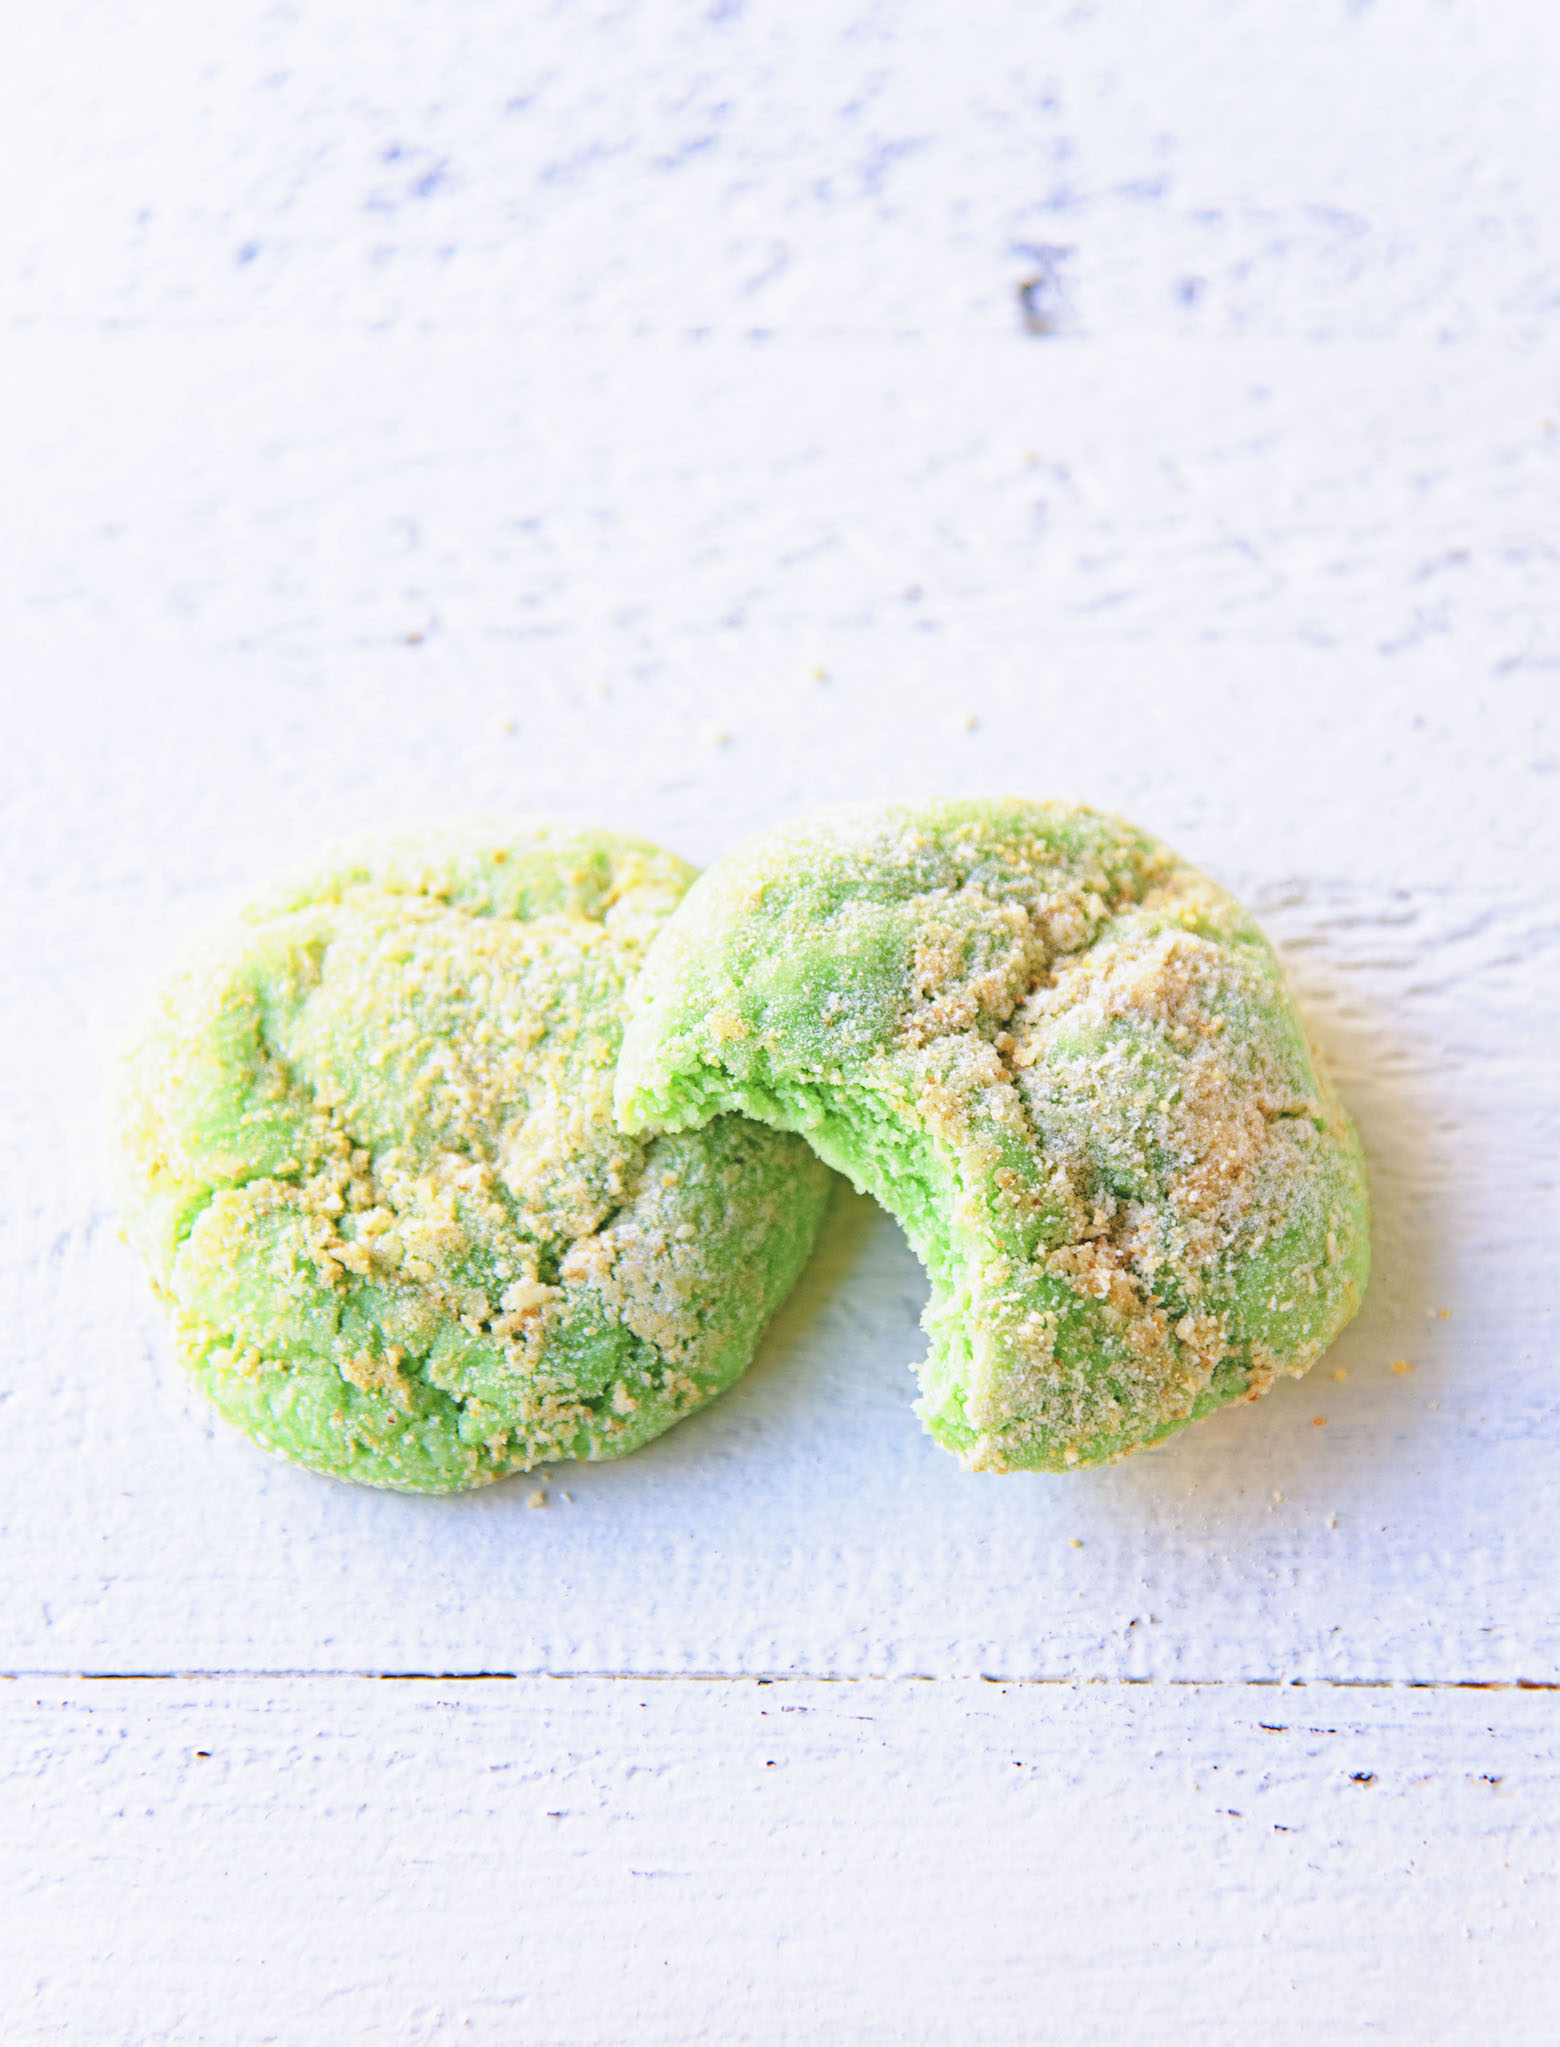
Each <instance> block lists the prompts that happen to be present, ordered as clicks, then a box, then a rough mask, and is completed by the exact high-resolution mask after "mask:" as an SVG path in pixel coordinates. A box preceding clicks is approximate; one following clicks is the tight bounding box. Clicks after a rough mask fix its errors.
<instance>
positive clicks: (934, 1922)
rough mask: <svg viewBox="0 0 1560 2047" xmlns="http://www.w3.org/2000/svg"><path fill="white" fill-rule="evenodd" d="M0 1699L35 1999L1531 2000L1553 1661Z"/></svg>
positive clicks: (598, 2022) (1121, 2019)
mask: <svg viewBox="0 0 1560 2047" xmlns="http://www.w3.org/2000/svg"><path fill="white" fill-rule="evenodd" d="M0 1720H3V1723H4V1728H5V1753H6V1755H7V1756H8V1758H9V1759H10V1762H9V1766H8V1768H7V1771H6V1775H5V1779H4V1789H5V1795H6V1799H7V1803H8V1805H11V1804H12V1802H13V1801H15V1802H16V1803H20V1802H21V1801H22V1800H23V1799H25V1800H27V1801H28V1805H29V1809H28V1810H27V1811H25V1812H21V1813H17V1814H15V1817H13V1818H12V1819H11V1820H10V1821H8V1825H7V1830H6V1831H7V1840H6V1845H5V1850H4V1862H5V1864H7V1865H9V1871H8V1874H9V1875H10V1877H11V1882H10V1884H9V1885H8V1891H9V1895H8V1900H7V1909H6V1913H5V1915H4V1924H3V1931H0V1954H4V1955H5V1957H6V1962H7V1973H8V1977H9V1981H10V1982H11V1984H12V1986H13V1988H12V1991H11V1993H10V1996H9V1998H8V2002H9V2005H10V2012H9V2016H10V2018H11V2019H12V2020H21V2021H23V2022H24V2023H25V2024H26V2025H27V2027H28V2029H29V2030H28V2032H27V2034H26V2037H28V2038H30V2039H37V2040H40V2041H52V2040H56V2039H91V2040H93V2041H94V2042H98V2043H101V2047H117V2043H120V2042H124V2043H126V2047H129V2043H131V2042H134V2043H137V2047H139V2043H141V2042H163V2041H180V2042H182V2041H187V2040H207V2039H210V2040H222V2041H228V2042H233V2043H235V2047H238V2043H242V2047H248V2043H250V2042H261V2041H290V2040H296V2039H316V2038H320V2039H323V2038H329V2039H332V2040H337V2041H343V2042H347V2041H359V2040H363V2041H367V2040H380V2039H387V2038H388V2039H398V2040H413V2041H438V2042H444V2041H457V2040H460V2041H464V2040H479V2041H480V2040H492V2041H509V2040H513V2039H515V2038H516V2036H517V2033H518V2034H520V2035H521V2036H523V2037H524V2038H525V2039H526V2040H527V2041H528V2042H536V2043H538V2047H543V2043H545V2047H553V2043H559V2047H561V2043H565V2042H567V2043H570V2047H574V2043H580V2047H584V2043H587V2042H588V2043H592V2047H595V2043H601V2047H614V2043H616V2042H618V2041H621V2040H623V2039H625V2038H628V2037H632V2038H634V2039H636V2040H644V2041H651V2042H666V2043H669V2047H670V2043H675V2042H683V2041H691V2040H708V2041H728V2040H730V2041H755V2042H782V2041H791V2040H825V2039H833V2040H842V2039H843V2040H852V2041H856V2040H859V2041H863V2042H885V2043H887V2042H897V2041H913V2042H923V2041H924V2042H928V2043H930V2042H933V2041H938V2040H943V2039H946V2038H948V2037H949V2032H950V2029H952V2030H953V2032H954V2034H955V2036H956V2037H958V2038H960V2039H966V2040H976V2039H978V2040H1013V2041H1031V2040H1033V2041H1039V2040H1055V2039H1065V2040H1068V2041H1080V2042H1101V2043H1113V2042H1116V2041H1120V2040H1124V2039H1131V2040H1134V2041H1141V2042H1145V2043H1173V2042H1178V2041H1183V2040H1186V2039H1189V2038H1194V2037H1195V2038H1198V2039H1210V2040H1216V2041H1230V2042H1234V2041H1238V2040H1247V2039H1250V2038H1252V2037H1253V2036H1254V2035H1259V2036H1260V2037H1262V2038H1264V2039H1271V2040H1273V2041H1275V2042H1278V2043H1288V2042H1294V2043H1301V2042H1310V2041H1314V2040H1317V2039H1355V2038H1358V2039H1362V2040H1401V2041H1405V2042H1414V2041H1421V2040H1425V2039H1434V2040H1449V2039H1464V2038H1468V2039H1471V2038H1474V2037H1477V2036H1478V2034H1476V2033H1475V2031H1474V2030H1473V2029H1472V2028H1471V2027H1465V2026H1464V2024H1463V2017H1464V2015H1472V2014H1476V2015H1477V2026H1478V2029H1479V2032H1480V2033H1482V2035H1483V2037H1486V2038H1488V2037H1499V2038H1500V2039H1502V2040H1510V2041H1512V2042H1514V2043H1518V2047H1528V2043H1531V2047H1544V2043H1547V2041H1548V2040H1549V2039H1550V2038H1551V2037H1552V2031H1551V2029H1550V2026H1549V2020H1548V2016H1547V2013H1545V2012H1544V2010H1543V2008H1542V2007H1543V2005H1544V2003H1545V2002H1546V1992H1547V1990H1548V1989H1552V1986H1553V1981H1554V1975H1555V1971H1556V1968H1557V1967H1560V1933H1557V1923H1560V1922H1557V1916H1556V1913H1555V1898H1554V1891H1555V1883H1556V1877H1555V1862H1556V1850H1557V1840H1556V1827H1557V1817H1560V1801H1557V1771H1560V1751H1557V1746H1556V1739H1555V1734H1556V1729H1555V1717H1554V1712H1553V1699H1552V1697H1551V1696H1550V1695H1547V1694H1534V1693H1520V1692H1472V1693H1469V1692H1461V1693H1459V1692H1407V1693H1404V1692H1396V1691H1387V1692H1370V1691H1364V1692H1362V1691H1359V1690H1348V1689H1344V1690H1340V1689H1337V1688H1334V1687H1331V1686H1325V1685H1324V1686H1305V1687H1293V1686H1278V1687H1266V1686H1258V1687H1237V1686H1215V1687H1209V1688H1206V1689H1205V1688H1199V1687H1181V1686H1137V1685H1127V1686H1090V1685H1083V1686H999V1685H981V1684H950V1685H942V1686H929V1685H917V1684H905V1683H898V1684H895V1683H854V1684H849V1683H847V1684H838V1683H836V1684H819V1683H811V1682H803V1683H789V1684H787V1683H780V1684H772V1685H759V1684H754V1683H751V1682H739V1683H734V1684H731V1683H727V1684H720V1683H712V1684H690V1683H687V1682H672V1683H661V1684H649V1685H643V1684H638V1685H636V1684H634V1683H633V1682H631V1681H618V1682H612V1681H602V1680H583V1681H582V1680H575V1681H563V1682H560V1681H557V1680H547V1679H537V1680H531V1681H521V1682H518V1683H515V1684H507V1685H506V1684H495V1683H488V1684H466V1685H457V1686H440V1685H438V1684H404V1683H403V1684H397V1685H385V1684H380V1685H374V1686H368V1685H365V1684H362V1683H358V1684H353V1683H352V1682H351V1681H349V1680H324V1681H318V1680H317V1681H313V1682H309V1683H294V1684H292V1685H289V1686H277V1685H274V1684H271V1683H268V1682H259V1683H248V1684H243V1683H239V1684H235V1683H233V1682H231V1681H230V1682H228V1683H225V1684H214V1683H210V1682H207V1683H203V1684H189V1683H177V1682H175V1683H170V1684H162V1685H146V1684H142V1685H131V1684H125V1683H123V1682H121V1683H118V1684H106V1683H99V1684H89V1685H80V1684H77V1685H49V1686H45V1687H41V1688H40V1687H27V1686H24V1685H20V1684H18V1685H14V1686H11V1685H8V1686H6V1687H5V1688H4V1695H3V1696H0ZM13 1812H14V1806H13ZM280 1814H285V1815H286V1816H287V1823H286V1824H285V1825H279V1824H278V1818H279V1815H280ZM1410 1954H1411V1955H1412V1956H1413V1957H1414V1963H1413V1967H1412V1968H1409V1967H1406V1966H1405V1957H1406V1956H1407V1955H1410Z"/></svg>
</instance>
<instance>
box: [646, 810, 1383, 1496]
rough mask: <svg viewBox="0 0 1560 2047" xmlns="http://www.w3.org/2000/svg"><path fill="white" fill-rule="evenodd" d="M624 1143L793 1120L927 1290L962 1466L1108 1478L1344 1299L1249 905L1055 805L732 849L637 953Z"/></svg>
mask: <svg viewBox="0 0 1560 2047" xmlns="http://www.w3.org/2000/svg"><path fill="white" fill-rule="evenodd" d="M617 1105H618V1116H619V1120H620V1122H621V1123H622V1125H623V1127H624V1128H625V1129H628V1130H633V1131H643V1130H650V1129H660V1130H688V1129H696V1128H698V1127H700V1126H701V1125H703V1124H705V1123H706V1122H707V1121H708V1119H709V1118H710V1117H712V1116H718V1115H720V1114H722V1113H724V1112H727V1111H730V1110H737V1111H740V1112H741V1113H742V1114H743V1115H747V1116H753V1117H757V1118H759V1119H760V1120H762V1121H763V1122H766V1123H769V1124H771V1125H773V1126H774V1127H776V1128H778V1129H781V1130H797V1131H801V1132H802V1133H803V1134H804V1135H805V1136H806V1137H807V1139H808V1141H809V1142H810V1143H811V1144H812V1146H813V1148H814V1149H815V1150H816V1151H817V1152H818V1154H819V1156H820V1157H822V1158H824V1159H826V1160H827V1161H828V1163H829V1164H830V1165H832V1166H836V1167H838V1168H839V1170H840V1171H841V1172H843V1173H846V1174H848V1175H849V1176H850V1178H851V1179H852V1180H853V1181H854V1182H855V1184H856V1185H857V1187H858V1188H862V1189H865V1190H867V1191H870V1192H871V1193H873V1194H875V1195H876V1196H877V1198H878V1199H879V1200H880V1201H881V1202H882V1203H883V1204H884V1206H885V1207H887V1208H888V1209H889V1210H890V1211H891V1212H892V1213H893V1214H894V1215H895V1216H896V1217H897V1218H898V1219H899V1221H900V1222H901V1223H902V1224H903V1226H904V1228H905V1231H906V1233H907V1234H908V1236H909V1238H910V1241H911V1243H912V1244H913V1245H914V1247H915V1249H916V1251H917V1253H918V1254H919V1256H920V1257H921V1259H922V1261H923V1263H924V1264H925V1265H926V1268H927V1270H928V1272H929V1274H930V1276H931V1282H932V1297H931V1302H930V1305H929V1307H928V1309H927V1312H926V1316H925V1327H926V1329H927V1332H928V1334H929V1335H930V1337H931V1340H932V1345H931V1355H930V1356H929V1357H928V1358H927V1359H926V1361H925V1363H924V1364H923V1365H922V1366H921V1368H920V1370H921V1384H922V1397H921V1400H920V1401H919V1403H918V1411H919V1412H920V1413H921V1415H922V1416H923V1417H924V1419H925V1421H926V1425H927V1427H928V1428H929V1429H930V1431H931V1433H932V1435H933V1436H934V1437H936V1439H937V1440H938V1442H940V1443H943V1444H945V1445H946V1446H947V1447H948V1448H949V1449H951V1450H954V1451H956V1452H957V1453H958V1454H959V1455H960V1457H961V1458H962V1460H963V1461H964V1463H965V1464H966V1465H968V1466H969V1467H970V1468H971V1469H973V1470H977V1471H1018V1470H1028V1471H1060V1470H1064V1469H1068V1468H1071V1467H1074V1466H1078V1465H1089V1464H1101V1463H1104V1462H1106V1461H1107V1460H1110V1459H1114V1458H1117V1457H1121V1456H1124V1455H1126V1454H1127V1453H1128V1452H1130V1451H1132V1450H1136V1449H1139V1448H1141V1447H1142V1446H1143V1445H1144V1444H1146V1443H1152V1442H1156V1441H1157V1440H1158V1439H1159V1438H1160V1437H1163V1436H1166V1435H1168V1434H1170V1432H1171V1431H1172V1430H1174V1429H1177V1428H1179V1427H1181V1425H1182V1424H1183V1423H1185V1422H1189V1421H1192V1420H1194V1419H1195V1418H1196V1417H1197V1416H1199V1415H1204V1414H1207V1413H1208V1412H1210V1410H1212V1409H1213V1408H1216V1407H1220V1406H1222V1405H1224V1403H1226V1402H1227V1401H1232V1400H1238V1399H1241V1398H1246V1399H1254V1398H1255V1397H1256V1396H1257V1395H1258V1394H1260V1393H1263V1392H1265V1391H1266V1390H1267V1388H1268V1387H1269V1386H1270V1385H1271V1384H1272V1383H1273V1380H1274V1379H1275V1378H1276V1377H1277V1376H1279V1375H1280V1374H1285V1375H1289V1376H1298V1375H1299V1374H1300V1373H1302V1372H1304V1371H1305V1370H1306V1368H1307V1367H1308V1366H1309V1365H1310V1364H1311V1363H1312V1362H1313V1361H1314V1360H1315V1359H1316V1358H1317V1357H1318V1356H1319V1355H1320V1354H1321V1352H1322V1351H1323V1350H1324V1349H1325V1348H1326V1347H1327V1345H1328V1344H1329V1343H1330V1342H1331V1341H1332V1339H1333V1337H1334V1336H1336V1335H1337V1333H1338V1331H1339V1330H1340V1329H1341V1328H1342V1327H1343V1325H1344V1324H1345V1323H1346V1322H1347V1321H1348V1320H1349V1318H1350V1316H1351V1315H1352V1314H1353V1313H1354V1311H1355V1309H1356V1308H1357V1307H1358V1306H1359V1303H1360V1298H1361V1295H1362V1293H1363V1291H1364V1287H1365V1281H1366V1276H1367V1273H1368V1270H1369V1262H1370V1249H1369V1234H1368V1204H1367V1195H1366V1187H1365V1172H1364V1164H1363V1160H1362V1157H1361V1153H1360V1147H1359V1141H1358V1139H1357V1137H1356V1135H1355V1133H1354V1129H1353V1126H1352V1125H1351V1123H1350V1122H1349V1119H1348V1116H1347V1115H1346V1113H1345V1112H1344V1110H1343V1108H1342V1107H1341V1106H1340V1104H1339V1102H1338V1100H1337V1097H1336V1096H1335V1095H1334V1094H1333V1092H1332V1089H1331V1087H1330V1086H1329V1085H1328V1083H1327V1081H1326V1080H1325V1079H1324V1078H1323V1077H1322V1075H1321V1074H1320V1073H1319V1072H1318V1070H1317V1066H1316V1063H1315V1060H1314V1057H1313V1055H1312V1053H1311V1051H1310V1049H1309V1047H1308V1045H1307V1042H1306V1037H1305V1033H1304V1030H1303V1029H1302V1027H1301V1024H1300V1021H1299V1019H1298V1018H1297V1016H1296V1015H1295V1012H1294V1009H1293V1007H1292V1006H1291V1004H1290V1001H1289V998H1288V996H1287V994H1286V993H1285V990H1284V985H1283V980H1282V977H1281V975H1280V972H1279V968H1278V964H1277V962H1276V960H1275V959H1274V957H1273V954H1272V951H1271V950H1270V948H1269V947H1268V945H1267V942H1266V941H1265V940H1264V938H1263V937H1262V934H1261V933H1260V932H1259V931H1258V930H1257V928H1256V926H1255V925H1254V924H1253V923H1252V921H1251V919H1250V918H1249V917H1248V916H1247V915H1246V914H1245V912H1244V911H1243V910H1242V909H1241V908H1240V907H1239V905H1238V904H1236V903H1234V902H1233V901H1232V900H1231V899H1230V898H1229V897H1228V896H1227V895H1225V894H1224V893H1223V892H1222V891H1221V890H1220V889H1218V888H1215V887H1214V885H1213V884H1212V883H1211V882H1210V881H1208V880H1206V879H1205V878H1204V877H1203V876H1202V875H1200V874H1198V873H1196V872H1195V871H1194V870H1193V869H1191V868H1189V867H1187V866H1186V865H1185V864H1184V863H1183V862H1181V861H1180V860H1178V859H1177V858H1176V856H1175V855H1174V854H1173V853H1171V852H1169V851H1168V850H1167V849H1166V848H1165V847H1164V846H1162V845H1160V844H1159V843H1158V842H1157V841H1156V840H1154V839H1152V838H1149V837H1148V836H1147V835H1146V834H1145V833H1142V832H1139V831H1136V830H1134V829H1133V828H1132V827H1131V826H1130V825H1127V824H1124V823H1122V822H1121V821H1119V820H1118V819H1115V818H1109V817H1103V816H1100V815H1099V814H1097V813H1096V812H1093V811H1089V810H1084V809H1081V808H1077V807H1074V806H1070V805H1066V804H1052V803H1026V802H1020V801H1017V800H1003V801H995V802H961V803H921V804H909V805H886V804H885V805H863V806H856V805H853V806H849V807H846V808H841V809H838V810H833V811H827V812H825V813H823V815H821V816H819V817H815V818H812V819H808V820H806V821H804V822H802V823H799V824H794V825H790V826H787V827H786V828H784V829H782V830H780V831H776V832H772V833H769V834H767V835H766V836H764V837H761V838H758V839H755V840H753V841H751V842H750V843H749V844H748V845H746V846H744V847H742V848H740V849H739V850H738V851H736V852H735V853H732V854H731V855H729V856H728V857H727V858H726V859H724V860H721V861H719V862H718V863H717V864H716V865H715V866H714V867H712V868H710V869H709V871H708V872H707V873H706V874H705V875H704V876H703V877H702V878H701V879H700V880H699V881H698V882H696V883H695V884H694V886H693V888H692V889H691V890H690V891H689V893H688V895H687V896H686V897H685V898H684V900H683V902H682V903H681V905H680V906H679V907H678V909H677V911H676V912H675V914H674V915H673V917H672V918H671V920H670V922H669V923H668V924H667V926H666V928H665V930H664V931H663V932H662V933H661V935H660V937H659V938H658V939H657V941H656V944H655V946H654V948H653V950H652V952H651V955H650V959H649V961H648V963H647V966H646V969H645V972H644V974H643V976H642V977H641V979H640V981H639V983H638V984H637V987H636V989H635V992H634V995H633V997H632V998H631V1015H630V1021H629V1025H628V1030H627V1033H626V1035H625V1038H624V1043H623V1053H622V1058H621V1061H620V1063H619V1069H618V1086H617Z"/></svg>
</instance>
